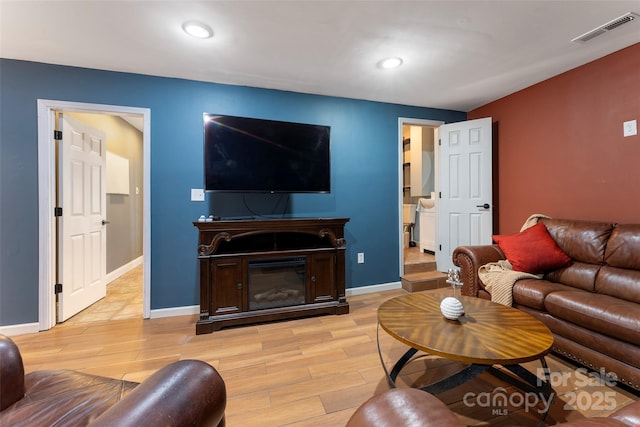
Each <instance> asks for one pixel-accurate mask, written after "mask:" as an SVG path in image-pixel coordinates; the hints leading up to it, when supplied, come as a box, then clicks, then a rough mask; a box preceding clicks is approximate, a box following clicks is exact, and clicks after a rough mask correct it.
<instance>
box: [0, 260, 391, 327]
mask: <svg viewBox="0 0 640 427" xmlns="http://www.w3.org/2000/svg"><path fill="white" fill-rule="evenodd" d="M139 260H140V261H138V260H134V261H132V262H130V263H129V264H127V265H130V264H132V263H135V262H142V257H140V258H139ZM135 266H136V265H134V266H133V267H131V268H129V270H131V269H132V268H134V267H135ZM124 267H125V266H123V267H121V268H124ZM118 270H120V269H118ZM114 271H116V270H114ZM127 271H128V270H127ZM112 273H113V272H112ZM125 273H126V271H125ZM122 274H124V273H122ZM400 288H402V283H401V282H391V283H382V284H379V285H369V286H361V287H359V288H347V289H346V294H347V296H348V297H350V296H353V295H364V294H371V293H374V292H382V291H390V290H393V289H400ZM194 314H200V306H199V305H191V306H183V307H171V308H160V309H157V310H151V313H150V316H149V318H150V319H160V318H163V317H174V316H191V315H194ZM39 327H40V324H39V323H38V322H36V323H24V324H20V325H9V326H0V334H3V335H6V336H15V335H24V334H33V333H35V332H39V330H40V328H39Z"/></svg>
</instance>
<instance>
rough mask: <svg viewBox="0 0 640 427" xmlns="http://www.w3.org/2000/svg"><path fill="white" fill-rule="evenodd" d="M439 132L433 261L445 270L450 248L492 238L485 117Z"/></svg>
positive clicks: (488, 127)
mask: <svg viewBox="0 0 640 427" xmlns="http://www.w3.org/2000/svg"><path fill="white" fill-rule="evenodd" d="M439 137H440V145H439V146H438V148H439V162H438V163H439V165H438V166H439V167H438V182H437V183H436V188H437V190H438V192H439V199H438V209H437V215H436V217H437V220H436V221H437V224H438V231H437V236H438V237H437V243H438V247H437V248H436V249H437V250H436V264H437V269H438V270H439V271H447V270H449V269H450V268H454V265H453V262H452V260H451V254H452V253H453V250H454V249H455V248H456V247H458V246H462V245H487V244H491V241H492V240H491V234H492V231H493V206H492V200H493V193H492V135H491V118H490V117H489V118H484V119H477V120H469V121H466V122H459V123H451V124H446V125H442V126H440V132H439Z"/></svg>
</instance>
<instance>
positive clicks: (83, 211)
mask: <svg viewBox="0 0 640 427" xmlns="http://www.w3.org/2000/svg"><path fill="white" fill-rule="evenodd" d="M105 164H106V141H105V135H104V133H103V132H101V131H99V130H97V129H94V128H92V127H90V126H89V125H87V124H85V123H83V122H81V121H79V120H77V119H74V118H73V117H63V128H62V143H61V145H60V149H59V169H58V170H59V171H60V174H59V183H58V185H59V197H60V201H61V207H62V216H61V217H60V218H59V234H58V235H59V239H58V254H59V259H58V269H59V272H60V275H59V280H60V283H62V292H61V293H60V294H59V299H58V321H60V322H63V321H65V320H67V319H69V318H70V317H71V316H73V315H75V314H76V313H78V312H80V311H81V310H83V309H85V308H86V307H88V306H90V305H91V304H93V303H94V302H96V301H98V300H99V299H101V298H103V297H104V296H105V295H106V283H105V275H106V265H107V262H106V255H107V253H106V249H107V234H106V229H105V220H106V218H105V215H106V180H105Z"/></svg>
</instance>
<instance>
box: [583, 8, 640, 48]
mask: <svg viewBox="0 0 640 427" xmlns="http://www.w3.org/2000/svg"><path fill="white" fill-rule="evenodd" d="M639 18H640V15H638V14H636V13H633V12H627V13H625V14H624V15H622V16H620V17H618V18H616V19H614V20H612V21H609V22H607V23H606V24H603V25H600V26H599V27H597V28H594V29H593V30H591V31H587V32H586V33H584V34H583V35H581V36H578V37H576V38H575V39H572V40H571V41H572V42H575V43H585V42H588V41H589V40H591V39H593V38H596V37H598V36H600V35H602V34H604V33H606V32H607V31H611V30H614V29H616V28H618V27H620V26H622V25H624V24H628V23H629V22H631V21H634V20H640V19H639Z"/></svg>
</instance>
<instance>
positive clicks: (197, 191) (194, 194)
mask: <svg viewBox="0 0 640 427" xmlns="http://www.w3.org/2000/svg"><path fill="white" fill-rule="evenodd" d="M191 201H192V202H204V190H203V189H202V188H192V189H191Z"/></svg>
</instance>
